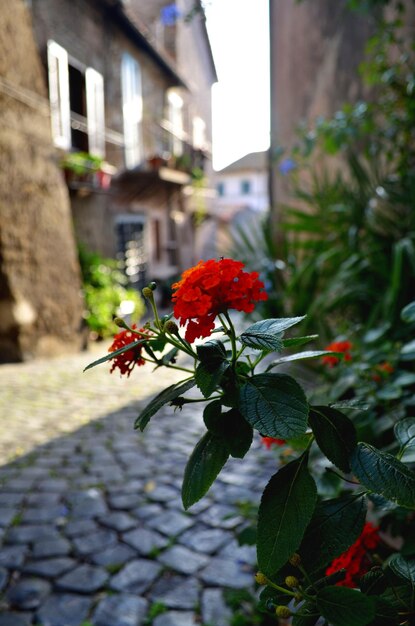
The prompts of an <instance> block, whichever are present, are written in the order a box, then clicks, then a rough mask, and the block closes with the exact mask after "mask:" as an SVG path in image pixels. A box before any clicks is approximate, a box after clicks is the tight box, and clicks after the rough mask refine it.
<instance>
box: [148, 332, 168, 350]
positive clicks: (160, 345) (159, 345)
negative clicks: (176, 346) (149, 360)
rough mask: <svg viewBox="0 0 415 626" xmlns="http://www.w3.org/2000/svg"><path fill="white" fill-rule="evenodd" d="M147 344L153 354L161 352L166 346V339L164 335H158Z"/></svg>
mask: <svg viewBox="0 0 415 626" xmlns="http://www.w3.org/2000/svg"><path fill="white" fill-rule="evenodd" d="M147 343H148V345H149V346H150V348H151V349H152V350H154V352H162V351H163V350H164V348H165V347H166V345H167V339H166V336H165V335H159V336H158V337H155V339H150V340H149V341H148V342H147Z"/></svg>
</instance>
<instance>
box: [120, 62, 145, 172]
mask: <svg viewBox="0 0 415 626" xmlns="http://www.w3.org/2000/svg"><path fill="white" fill-rule="evenodd" d="M121 88H122V102H123V107H122V112H123V120H124V144H125V165H126V167H128V168H131V167H134V166H135V165H138V164H139V163H140V161H141V160H142V158H143V149H142V128H141V125H142V119H143V97H142V85H141V70H140V65H139V63H138V61H136V60H135V59H134V58H133V57H132V56H130V55H129V54H127V53H125V54H123V56H122V61H121Z"/></svg>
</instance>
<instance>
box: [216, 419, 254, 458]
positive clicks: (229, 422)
mask: <svg viewBox="0 0 415 626" xmlns="http://www.w3.org/2000/svg"><path fill="white" fill-rule="evenodd" d="M222 421H223V434H224V437H225V440H226V444H227V446H228V448H229V452H230V453H231V456H233V457H235V458H237V459H243V457H244V456H245V454H246V453H247V452H248V450H249V448H250V447H251V444H252V437H253V430H252V427H251V426H250V425H249V424H248V422H247V421H246V419H245V418H244V417H243V415H242V414H241V413H240V412H239V411H238V410H237V409H231V410H230V411H228V412H227V413H223V414H222Z"/></svg>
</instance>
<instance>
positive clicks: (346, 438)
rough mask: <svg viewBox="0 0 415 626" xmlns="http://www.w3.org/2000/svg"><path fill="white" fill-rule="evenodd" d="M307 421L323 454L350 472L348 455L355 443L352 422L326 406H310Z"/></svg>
mask: <svg viewBox="0 0 415 626" xmlns="http://www.w3.org/2000/svg"><path fill="white" fill-rule="evenodd" d="M308 422H309V424H310V426H311V429H312V431H313V433H314V436H315V438H316V441H317V444H318V446H319V448H320V450H321V451H322V452H323V454H325V455H326V457H327V458H328V459H329V461H331V462H332V463H334V465H336V466H337V467H338V468H340V469H341V470H342V471H343V472H350V464H349V457H350V454H351V453H352V452H353V450H354V448H355V447H356V444H357V435H356V429H355V427H354V425H353V422H352V421H351V420H350V419H349V418H348V417H346V415H344V414H343V413H341V412H340V411H337V410H336V409H333V408H331V407H328V406H313V407H311V408H310V415H309V417H308Z"/></svg>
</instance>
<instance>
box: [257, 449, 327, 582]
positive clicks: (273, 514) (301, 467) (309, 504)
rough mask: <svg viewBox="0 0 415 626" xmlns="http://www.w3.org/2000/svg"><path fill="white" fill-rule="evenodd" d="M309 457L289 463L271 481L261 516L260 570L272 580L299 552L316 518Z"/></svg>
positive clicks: (262, 500)
mask: <svg viewBox="0 0 415 626" xmlns="http://www.w3.org/2000/svg"><path fill="white" fill-rule="evenodd" d="M307 460H308V455H307V454H304V455H302V456H301V457H300V458H299V459H297V460H295V461H292V462H291V463H288V465H286V466H285V467H283V468H282V469H280V470H279V471H278V472H277V473H276V474H274V476H273V477H272V478H271V480H270V481H269V483H268V484H267V486H266V487H265V490H264V493H263V494H262V498H261V504H260V507H259V512H258V543H257V553H258V566H259V569H260V571H261V572H263V573H264V574H265V575H266V576H268V577H270V578H272V577H273V576H274V575H275V574H276V573H277V572H278V570H279V569H280V568H281V567H282V566H283V565H284V564H285V563H286V562H287V560H288V559H289V558H290V556H291V555H292V554H293V553H294V552H295V551H296V550H297V548H298V547H299V545H300V543H301V540H302V538H303V535H304V532H305V530H306V528H307V526H308V523H309V522H310V519H311V517H312V515H313V512H314V508H315V505H316V500H317V489H316V485H315V483H314V480H313V479H312V477H311V476H310V474H309V472H308V468H307Z"/></svg>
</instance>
